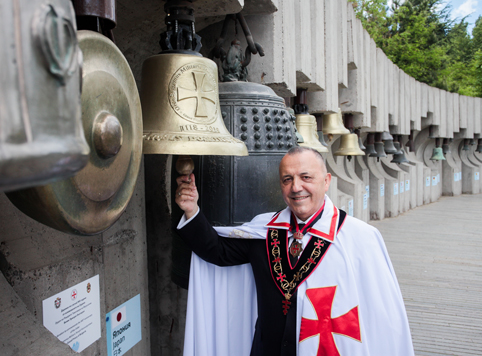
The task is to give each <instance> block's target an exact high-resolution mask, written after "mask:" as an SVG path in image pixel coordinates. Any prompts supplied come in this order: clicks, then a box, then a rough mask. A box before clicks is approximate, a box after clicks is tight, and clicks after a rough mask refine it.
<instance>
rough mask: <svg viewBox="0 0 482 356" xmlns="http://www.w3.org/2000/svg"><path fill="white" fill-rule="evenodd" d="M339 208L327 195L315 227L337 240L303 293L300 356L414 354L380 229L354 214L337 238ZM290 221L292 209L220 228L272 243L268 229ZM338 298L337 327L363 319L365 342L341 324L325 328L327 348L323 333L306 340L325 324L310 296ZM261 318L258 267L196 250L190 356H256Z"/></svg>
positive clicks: (189, 312) (189, 318) (187, 352)
mask: <svg viewBox="0 0 482 356" xmlns="http://www.w3.org/2000/svg"><path fill="white" fill-rule="evenodd" d="M335 211H336V208H334V206H333V203H332V202H331V200H330V199H329V198H328V196H325V208H324V211H323V215H322V217H321V219H320V220H319V221H318V222H317V223H316V224H315V225H314V226H313V228H314V229H316V230H318V231H320V232H321V234H317V235H318V237H322V238H324V239H326V240H331V239H333V242H332V243H331V245H330V247H329V248H328V250H327V252H326V254H325V256H324V257H323V260H322V261H321V262H320V263H319V264H318V266H317V268H316V270H315V271H314V272H313V273H312V274H311V275H310V276H309V278H308V279H307V280H305V281H304V282H303V283H302V284H301V285H300V286H299V288H298V294H297V295H298V299H297V341H298V343H297V355H300V356H311V355H313V356H315V355H316V356H318V355H320V356H321V355H329V356H332V355H333V356H334V355H341V356H354V355H355V356H358V355H360V356H362V355H366V356H368V355H370V356H397V355H399V356H411V355H413V354H414V352H413V346H412V339H411V335H410V329H409V325H408V320H407V316H406V311H405V306H404V304H403V299H402V295H401V292H400V288H399V286H398V282H397V278H396V276H395V272H394V270H393V266H392V264H391V262H390V258H389V257H388V253H387V250H386V247H385V244H384V241H383V238H382V236H381V235H380V233H379V231H378V230H377V229H376V228H374V227H372V226H370V225H368V224H366V223H364V222H362V221H360V220H357V219H355V218H352V217H350V216H346V219H345V221H344V223H343V225H342V227H341V229H340V230H339V232H338V234H336V233H335V236H329V232H330V226H331V225H332V221H331V220H332V217H333V214H334V212H335ZM290 216H291V211H290V210H289V208H286V209H285V210H283V211H281V212H280V213H279V214H278V215H277V216H276V219H275V220H273V219H272V218H273V213H268V214H261V215H258V216H257V217H255V218H254V219H253V220H252V221H251V222H249V223H246V224H243V225H242V226H238V227H220V228H216V230H217V232H218V234H219V235H221V236H225V237H232V238H257V239H265V238H266V234H267V231H268V226H267V224H269V223H271V226H277V227H278V228H280V229H282V228H284V229H287V227H286V226H287V225H289V222H290ZM272 220H273V221H272ZM283 226H284V227H283ZM335 226H336V225H335ZM313 234H314V233H313ZM273 283H274V282H273ZM307 291H309V292H308V293H307ZM313 293H314V294H313ZM316 293H321V294H316ZM330 293H331V294H333V293H334V298H333V299H330V298H328V299H327V298H325V299H323V300H326V301H331V300H332V305H331V308H330V307H329V306H327V308H328V318H331V319H332V320H333V319H335V320H338V323H336V322H335V324H336V325H342V326H341V328H342V329H343V328H344V320H346V319H347V317H346V316H344V315H345V314H347V313H348V312H349V311H352V312H351V315H352V316H353V315H356V314H358V322H357V324H358V326H357V328H359V333H360V335H361V338H360V340H356V338H353V337H351V336H346V335H344V334H350V333H347V332H345V331H343V330H341V331H340V330H339V328H340V327H339V326H336V325H335V327H334V328H335V329H334V330H332V331H333V332H328V334H327V333H326V332H323V331H321V333H323V335H324V338H325V339H324V342H323V343H321V345H322V346H321V348H320V349H319V345H320V334H317V333H316V332H310V333H308V334H307V335H306V333H305V335H304V340H302V341H301V342H300V341H299V339H300V329H301V325H302V323H304V326H305V327H306V326H308V325H309V324H310V323H311V324H313V323H314V324H316V323H317V322H316V320H317V319H318V315H317V313H316V310H315V307H314V305H313V303H314V302H313V300H310V295H311V298H312V299H313V295H325V296H326V295H330ZM280 308H281V306H280ZM354 308H356V309H354ZM325 314H326V313H325ZM326 317H327V315H325V318H326ZM338 317H340V318H339V319H337V318H338ZM256 318H257V303H256V287H255V283H254V278H253V274H252V269H251V266H250V265H249V264H246V265H241V266H233V267H218V266H215V265H212V264H210V263H207V262H205V261H203V260H202V259H200V258H199V257H198V256H197V255H196V254H194V253H193V254H192V260H191V271H190V279H189V295H188V307H187V317H186V330H185V339H184V356H249V354H250V350H251V343H252V339H253V335H254V325H255V322H256ZM310 320H315V321H311V322H310ZM355 324H356V323H355ZM330 325H331V324H330ZM337 328H338V329H337ZM355 329H356V328H355ZM311 334H313V335H312V336H311V337H306V336H310V335H311ZM324 348H325V349H324Z"/></svg>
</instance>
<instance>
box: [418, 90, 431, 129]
mask: <svg viewBox="0 0 482 356" xmlns="http://www.w3.org/2000/svg"><path fill="white" fill-rule="evenodd" d="M420 85H421V88H420V89H421V98H422V101H421V103H420V106H421V110H422V117H427V113H428V88H429V86H428V85H427V84H425V83H421V84H420ZM420 129H421V128H420Z"/></svg>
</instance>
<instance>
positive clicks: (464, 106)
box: [459, 95, 468, 137]
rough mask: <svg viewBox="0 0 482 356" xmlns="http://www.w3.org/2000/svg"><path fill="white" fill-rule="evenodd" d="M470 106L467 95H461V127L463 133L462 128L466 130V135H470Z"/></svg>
mask: <svg viewBox="0 0 482 356" xmlns="http://www.w3.org/2000/svg"><path fill="white" fill-rule="evenodd" d="M467 116H468V107H467V97H466V96H465V95H459V128H460V131H461V132H460V133H461V134H462V130H465V131H464V137H468V136H467V134H468V132H467V126H468V124H467V123H468V120H467Z"/></svg>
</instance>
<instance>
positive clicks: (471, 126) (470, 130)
mask: <svg viewBox="0 0 482 356" xmlns="http://www.w3.org/2000/svg"><path fill="white" fill-rule="evenodd" d="M465 102H466V103H467V138H473V137H474V130H475V120H474V116H475V106H474V100H472V98H471V97H468V96H466V97H465Z"/></svg>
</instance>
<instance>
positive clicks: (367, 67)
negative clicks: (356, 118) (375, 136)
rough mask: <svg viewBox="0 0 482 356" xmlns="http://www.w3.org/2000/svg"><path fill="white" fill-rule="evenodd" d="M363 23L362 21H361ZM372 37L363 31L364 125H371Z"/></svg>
mask: <svg viewBox="0 0 482 356" xmlns="http://www.w3.org/2000/svg"><path fill="white" fill-rule="evenodd" d="M360 25H361V22H360ZM371 40H372V39H371V38H370V36H369V35H368V32H367V31H363V58H364V60H363V65H364V69H363V71H364V73H365V80H364V84H363V89H364V93H365V97H364V99H363V100H364V101H365V113H364V115H363V122H362V126H363V127H369V126H371V120H372V119H371V90H372V89H371V59H370V55H371Z"/></svg>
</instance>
